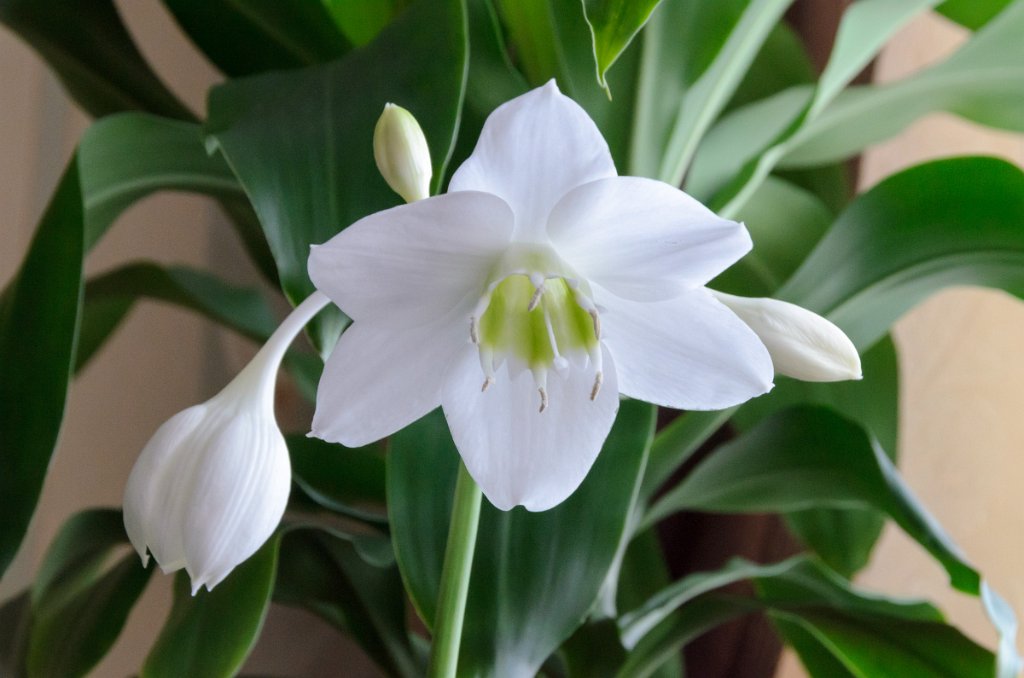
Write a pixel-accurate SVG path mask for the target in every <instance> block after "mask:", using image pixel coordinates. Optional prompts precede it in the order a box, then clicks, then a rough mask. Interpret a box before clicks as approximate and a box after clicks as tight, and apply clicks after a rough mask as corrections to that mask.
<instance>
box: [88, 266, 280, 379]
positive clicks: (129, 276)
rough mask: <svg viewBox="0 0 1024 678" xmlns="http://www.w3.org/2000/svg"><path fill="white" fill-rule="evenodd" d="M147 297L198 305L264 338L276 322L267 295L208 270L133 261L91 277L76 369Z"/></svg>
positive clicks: (218, 318)
mask: <svg viewBox="0 0 1024 678" xmlns="http://www.w3.org/2000/svg"><path fill="white" fill-rule="evenodd" d="M142 297H148V298H150V299H155V300H158V301H164V302H168V303H172V304H175V305H177V306H182V307H184V308H188V309H191V310H194V311H196V312H197V313H200V314H202V315H205V316H206V317H208V318H210V319H211V320H214V321H216V322H219V323H221V324H223V325H225V326H227V327H230V328H232V329H234V330H237V331H238V332H240V333H241V334H243V335H244V336H247V337H249V338H251V339H256V340H265V339H266V338H267V337H269V336H270V334H271V333H272V332H273V331H274V327H275V326H276V322H275V320H274V316H273V314H272V313H271V312H270V308H269V306H267V303H266V301H265V300H264V299H263V296H262V295H261V294H260V293H259V292H257V291H255V290H253V289H250V288H244V287H236V286H234V285H229V284H227V283H225V282H224V281H223V280H221V279H220V278H217V277H216V276H213V275H211V274H209V273H206V272H204V271H198V270H194V269H190V268H185V267H182V266H174V267H169V268H163V267H161V266H159V265H157V264H153V263H135V264H128V265H126V266H122V267H121V268H118V269H115V270H113V271H108V272H107V273H104V274H102V275H99V276H96V277H95V278H92V279H90V280H89V281H88V282H87V283H86V286H85V310H84V314H83V316H82V327H81V331H80V334H79V341H78V356H77V363H76V366H75V369H76V370H78V369H81V368H82V366H83V365H84V364H85V363H86V362H88V360H89V358H91V357H92V356H93V354H94V353H95V351H96V350H97V349H98V348H99V347H100V346H102V344H103V342H104V341H105V340H106V338H107V336H108V335H109V334H110V333H111V332H112V331H113V330H114V328H115V327H116V326H117V324H118V323H119V322H120V321H121V319H122V318H124V316H125V315H127V313H128V311H130V310H131V308H132V306H133V305H134V304H135V302H136V301H137V300H139V299H140V298H142Z"/></svg>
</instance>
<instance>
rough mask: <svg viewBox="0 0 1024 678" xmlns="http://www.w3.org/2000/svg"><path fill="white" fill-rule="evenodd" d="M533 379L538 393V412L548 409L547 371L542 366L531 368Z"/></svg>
mask: <svg viewBox="0 0 1024 678" xmlns="http://www.w3.org/2000/svg"><path fill="white" fill-rule="evenodd" d="M533 381H534V383H535V384H537V392H538V393H540V410H539V411H540V412H543V411H544V410H546V409H548V371H547V370H546V369H544V368H543V367H537V368H534V370H533Z"/></svg>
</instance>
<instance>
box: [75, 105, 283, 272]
mask: <svg viewBox="0 0 1024 678" xmlns="http://www.w3.org/2000/svg"><path fill="white" fill-rule="evenodd" d="M78 163H79V166H80V168H81V175H80V176H81V181H82V193H83V196H84V198H85V219H86V247H87V248H89V247H92V245H94V244H95V243H96V242H97V241H98V240H99V239H100V237H101V236H102V235H103V234H104V233H105V232H106V230H107V228H109V227H110V225H111V224H112V223H113V222H114V220H115V219H116V218H117V217H118V216H119V215H120V214H121V213H122V212H123V211H124V210H125V209H127V208H128V207H129V206H130V205H132V204H133V203H135V202H136V201H138V200H140V199H142V198H144V197H146V196H147V195H150V194H152V193H154V192H156V191H163V190H167V191H189V192H195V193H203V194H206V195H209V196H211V197H213V198H216V199H218V200H219V201H220V204H221V206H222V207H223V208H224V210H225V211H226V212H227V213H228V214H229V215H230V216H231V217H232V223H233V225H234V227H235V229H236V232H237V233H238V236H239V238H240V239H241V241H242V244H243V245H245V248H246V250H247V251H248V252H249V256H250V257H252V260H253V262H254V263H255V264H256V266H257V268H259V269H260V271H261V272H263V274H264V275H265V276H267V278H268V279H269V280H271V281H274V280H275V278H276V273H275V271H274V262H273V259H272V258H271V256H270V251H269V250H268V248H267V242H266V239H265V238H264V237H263V234H262V233H261V232H260V227H259V223H258V222H257V220H256V217H255V215H254V214H253V213H252V208H251V207H250V206H249V204H248V200H247V199H246V197H245V192H244V191H243V190H242V187H241V186H240V185H239V184H238V181H237V180H236V179H235V176H234V174H232V173H231V169H230V168H229V167H228V165H227V163H225V162H224V160H223V158H220V157H211V156H210V155H209V154H208V153H207V152H206V148H205V147H204V145H203V140H202V130H201V128H200V127H199V126H198V125H195V124H192V123H184V122H177V121H174V120H167V119H165V118H158V117H156V116H152V115H146V114H141V113H125V114H123V115H113V116H110V117H108V118H105V119H103V120H100V121H98V122H96V123H95V124H93V125H92V126H91V127H89V129H87V130H86V131H85V134H84V135H83V136H82V141H81V143H80V144H79V160H78Z"/></svg>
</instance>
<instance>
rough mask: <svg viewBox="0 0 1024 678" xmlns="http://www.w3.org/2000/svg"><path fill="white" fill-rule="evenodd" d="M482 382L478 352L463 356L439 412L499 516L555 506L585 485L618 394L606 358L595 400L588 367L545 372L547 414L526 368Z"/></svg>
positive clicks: (449, 379) (501, 371)
mask: <svg viewBox="0 0 1024 678" xmlns="http://www.w3.org/2000/svg"><path fill="white" fill-rule="evenodd" d="M482 377H483V375H482V373H481V371H480V363H479V360H478V359H477V356H476V354H475V351H474V350H467V351H465V352H464V353H463V354H462V355H460V356H459V357H458V358H457V359H456V362H454V363H453V364H452V369H451V371H450V372H449V374H448V376H447V377H446V379H445V385H444V394H443V403H442V406H443V407H444V414H445V417H446V418H447V419H448V426H449V427H450V428H451V431H452V437H453V438H454V440H455V445H456V446H457V447H458V449H459V453H460V454H461V455H462V459H463V461H465V463H466V468H467V469H468V470H469V473H470V475H472V476H473V478H474V479H475V480H476V482H477V484H479V485H480V488H481V489H482V490H483V493H484V495H485V496H486V497H487V499H488V500H490V502H491V503H492V504H494V505H495V506H496V507H498V508H499V509H501V510H503V511H507V510H509V509H511V508H512V507H514V506H516V505H518V504H522V505H523V506H525V507H526V508H527V509H528V510H530V511H544V510H547V509H549V508H551V507H553V506H556V505H558V504H559V503H561V502H562V501H564V500H565V499H566V498H567V497H568V496H569V495H570V494H572V493H573V491H575V489H576V488H577V487H579V484H580V483H581V482H583V478H584V477H586V475H587V472H588V471H589V470H590V467H591V466H592V465H593V464H594V459H596V458H597V454H598V452H600V451H601V446H602V444H604V440H605V438H606V437H607V436H608V431H609V430H611V427H612V423H613V422H614V421H615V413H616V412H617V411H618V409H619V396H618V391H617V384H616V380H615V365H614V364H613V363H612V360H611V357H610V356H609V355H608V354H607V353H605V355H604V385H603V387H602V388H601V391H600V393H599V394H598V396H597V399H596V400H593V401H592V400H590V392H591V389H592V388H593V385H594V372H593V369H586V370H580V369H567V370H565V371H564V372H562V373H559V372H557V371H555V370H552V371H551V372H549V373H548V375H547V395H548V406H547V409H546V410H545V411H544V412H538V407H539V405H540V395H539V394H538V392H537V387H536V385H535V383H534V378H533V375H532V374H531V373H530V371H529V370H523V371H520V372H519V373H518V374H517V375H515V376H513V375H511V374H510V373H509V368H508V363H506V364H505V365H504V366H503V367H501V368H500V369H499V370H498V372H497V374H496V375H495V383H494V384H493V385H492V386H491V387H490V388H488V389H487V390H486V391H484V392H481V391H480V384H481V381H482Z"/></svg>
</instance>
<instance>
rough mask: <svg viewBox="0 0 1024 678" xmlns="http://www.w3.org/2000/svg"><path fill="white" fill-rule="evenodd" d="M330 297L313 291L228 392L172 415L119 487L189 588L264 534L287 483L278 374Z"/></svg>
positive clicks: (220, 571) (132, 526) (152, 548)
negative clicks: (290, 348) (276, 411)
mask: <svg viewBox="0 0 1024 678" xmlns="http://www.w3.org/2000/svg"><path fill="white" fill-rule="evenodd" d="M327 301H328V300H327V298H326V297H325V296H323V295H322V294H319V293H314V295H312V296H311V297H310V298H309V299H307V300H306V301H305V302H303V303H302V304H301V305H300V306H299V307H298V308H296V309H295V311H294V312H293V313H292V314H291V315H290V316H289V317H288V318H287V319H286V320H285V321H284V322H283V323H282V324H281V326H280V327H279V328H278V329H277V331H275V332H274V334H273V336H271V337H270V339H269V340H268V341H267V343H266V344H265V345H264V346H263V348H262V349H261V350H260V352H259V353H258V354H257V355H256V357H255V358H253V360H252V361H251V362H250V363H249V364H248V365H247V366H246V367H245V369H243V370H242V371H241V372H240V373H239V374H238V376H237V377H235V379H234V380H233V381H232V382H231V383H230V384H228V385H227V386H226V387H225V388H224V390H222V391H221V392H220V393H218V394H217V395H215V396H214V397H213V398H211V399H210V400H208V401H206V402H205V403H203V404H201V405H195V406H193V407H190V408H188V409H186V410H184V411H182V412H179V413H178V414H176V415H174V416H173V417H171V418H170V419H169V420H167V422H165V423H164V424H163V426H161V427H160V428H159V429H157V432H156V433H155V434H154V435H153V437H152V439H150V441H149V442H148V443H147V444H146V446H145V447H144V448H143V450H142V453H141V454H140V455H139V458H138V460H137V461H136V462H135V466H134V468H132V472H131V475H130V476H129V477H128V485H127V487H126V488H125V493H124V526H125V530H126V531H127V533H128V538H129V540H130V541H131V543H132V546H134V547H135V550H136V551H138V553H139V555H140V556H141V557H142V562H143V564H146V563H147V562H148V561H149V555H148V554H150V553H151V554H152V555H153V557H154V558H156V561H157V563H158V564H159V565H160V569H162V570H163V571H164V572H165V573H167V572H173V571H175V570H179V569H181V568H185V571H186V572H188V575H189V577H190V578H191V580H192V593H193V595H194V594H195V593H196V592H198V591H199V589H200V587H202V586H204V585H205V586H206V588H207V589H212V588H213V587H214V586H216V585H217V584H218V583H220V582H221V581H222V580H223V579H224V577H226V576H227V575H228V573H230V572H231V570H233V569H234V568H235V567H236V566H238V565H239V564H240V563H242V561H244V560H246V559H247V558H248V557H249V556H251V555H252V554H253V553H255V552H256V550H257V549H259V547H260V546H261V545H262V544H263V542H265V541H266V540H267V539H268V538H269V537H270V535H271V534H273V532H274V529H275V528H276V527H277V524H278V523H279V522H280V520H281V516H282V515H283V514H284V510H285V506H286V505H287V503H288V493H289V491H290V489H291V462H290V460H289V458H288V447H287V445H286V444H285V440H284V436H282V435H281V431H280V429H278V427H277V422H276V420H275V419H274V382H275V379H276V376H277V370H278V368H279V367H280V365H281V360H282V358H283V357H284V352H285V350H286V349H287V347H288V344H290V343H291V341H292V339H294V338H295V335H296V334H297V333H298V332H299V331H300V330H301V329H302V327H303V326H304V325H305V324H306V323H307V322H309V319H310V318H312V316H313V315H315V314H316V313H317V312H319V311H320V309H322V308H323V307H324V306H325V305H326V303H327Z"/></svg>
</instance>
